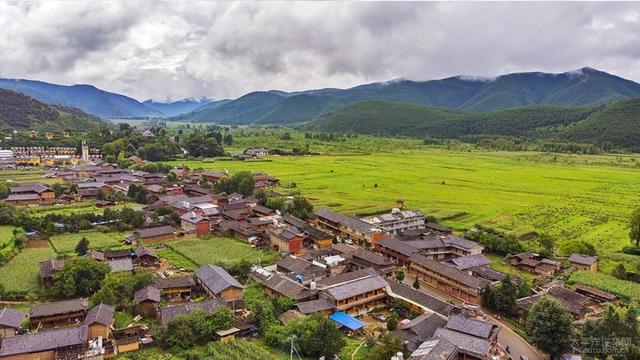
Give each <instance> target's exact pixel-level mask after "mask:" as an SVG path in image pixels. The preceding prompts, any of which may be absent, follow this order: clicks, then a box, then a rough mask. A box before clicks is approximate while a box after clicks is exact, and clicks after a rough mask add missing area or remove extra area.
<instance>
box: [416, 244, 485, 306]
mask: <svg viewBox="0 0 640 360" xmlns="http://www.w3.org/2000/svg"><path fill="white" fill-rule="evenodd" d="M409 264H410V265H409V270H408V273H409V274H410V275H411V276H413V277H415V278H416V279H418V281H419V282H420V284H421V285H426V286H431V287H434V288H436V289H438V290H440V291H443V292H445V293H447V294H449V295H451V296H453V297H455V298H458V299H460V300H463V301H466V302H468V303H470V304H480V303H481V297H482V293H483V292H484V289H485V288H486V287H487V286H488V285H489V281H487V280H485V279H481V278H478V277H475V276H472V275H469V274H468V273H467V272H465V271H460V270H458V269H456V268H455V267H452V266H448V265H445V264H442V263H440V262H438V261H436V260H433V259H429V258H427V257H426V256H424V255H419V254H413V255H412V256H411V257H410V258H409Z"/></svg>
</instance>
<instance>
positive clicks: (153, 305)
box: [133, 285, 161, 317]
mask: <svg viewBox="0 0 640 360" xmlns="http://www.w3.org/2000/svg"><path fill="white" fill-rule="evenodd" d="M160 301H161V292H160V289H158V288H157V287H155V286H153V285H149V286H147V287H144V288H142V289H140V290H138V291H136V292H135V294H133V302H134V303H135V304H136V312H138V313H140V314H146V315H147V316H150V317H155V316H156V315H157V312H158V306H159V305H160Z"/></svg>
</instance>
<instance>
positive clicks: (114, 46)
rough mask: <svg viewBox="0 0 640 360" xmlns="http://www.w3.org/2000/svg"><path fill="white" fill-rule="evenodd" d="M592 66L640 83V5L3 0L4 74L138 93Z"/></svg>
mask: <svg viewBox="0 0 640 360" xmlns="http://www.w3.org/2000/svg"><path fill="white" fill-rule="evenodd" d="M584 66H590V67H594V68H597V69H601V70H604V71H608V72H611V73H614V74H616V75H619V76H622V77H626V78H629V79H632V80H635V81H638V82H640V4H638V3H610V2H609V3H575V2H572V3H548V2H546V3H459V2H458V3H398V2H393V3H391V2H385V3H371V2H367V3H338V2H331V3H318V2H314V3H308V2H305V3H264V2H260V3H258V2H256V3H252V2H242V3H211V2H203V3H193V2H177V1H174V2H166V3H163V2H159V1H142V0H141V1H126V2H125V1H114V2H107V1H87V2H79V1H71V2H62V1H58V2H43V3H38V2H31V3H29V2H22V1H20V2H0V77H8V78H28V79H37V80H43V81H49V82H55V83H61V84H74V83H88V84H93V85H95V86H97V87H100V88H102V89H105V90H108V91H114V92H119V93H123V94H126V95H129V96H132V97H134V98H136V99H138V100H144V99H147V98H153V99H156V100H167V99H172V100H175V99H181V98H185V97H203V96H204V97H210V98H216V99H220V98H226V97H237V96H240V95H242V94H244V93H247V92H250V91H254V90H269V89H281V90H300V89H309V88H321V87H349V86H354V85H357V84H361V83H366V82H374V81H384V80H390V79H396V78H407V79H413V80H426V79H436V78H442V77H447V76H451V75H457V74H467V75H476V76H492V75H497V74H502V73H506V72H516V71H535V70H539V71H549V72H563V71H567V70H571V69H577V68H580V67H584Z"/></svg>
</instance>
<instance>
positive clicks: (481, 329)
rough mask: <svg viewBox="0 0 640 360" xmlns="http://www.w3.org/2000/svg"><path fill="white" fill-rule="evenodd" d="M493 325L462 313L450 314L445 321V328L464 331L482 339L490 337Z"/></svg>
mask: <svg viewBox="0 0 640 360" xmlns="http://www.w3.org/2000/svg"><path fill="white" fill-rule="evenodd" d="M494 327H495V325H493V324H491V323H488V322H486V321H482V320H477V319H473V318H470V317H466V316H462V315H452V316H451V317H450V318H449V321H448V322H447V326H446V328H447V329H449V330H454V331H457V332H461V333H465V334H468V335H472V336H475V337H478V338H482V339H488V338H490V337H491V333H492V331H493V329H494Z"/></svg>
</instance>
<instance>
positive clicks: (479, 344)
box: [435, 328, 491, 359]
mask: <svg viewBox="0 0 640 360" xmlns="http://www.w3.org/2000/svg"><path fill="white" fill-rule="evenodd" d="M435 337H440V338H445V339H447V340H448V341H450V342H451V343H453V344H455V345H456V346H458V348H459V351H460V352H464V353H467V354H469V355H472V356H475V357H477V358H480V359H484V358H485V357H486V356H487V355H488V354H489V350H491V343H490V342H489V341H487V340H485V339H481V338H478V337H475V336H471V335H468V334H465V333H461V332H457V331H454V330H450V329H443V328H440V329H438V330H437V331H436V333H435Z"/></svg>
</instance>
